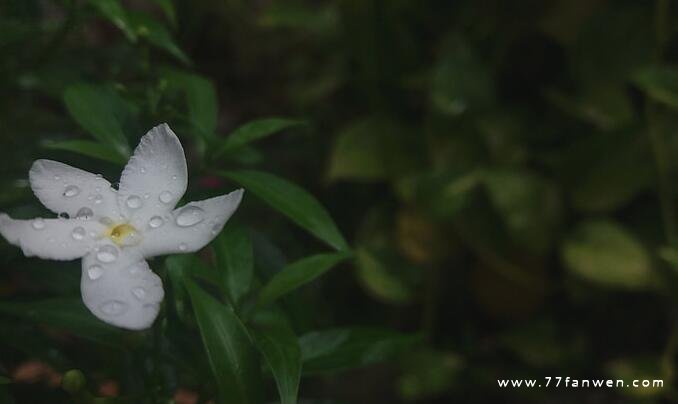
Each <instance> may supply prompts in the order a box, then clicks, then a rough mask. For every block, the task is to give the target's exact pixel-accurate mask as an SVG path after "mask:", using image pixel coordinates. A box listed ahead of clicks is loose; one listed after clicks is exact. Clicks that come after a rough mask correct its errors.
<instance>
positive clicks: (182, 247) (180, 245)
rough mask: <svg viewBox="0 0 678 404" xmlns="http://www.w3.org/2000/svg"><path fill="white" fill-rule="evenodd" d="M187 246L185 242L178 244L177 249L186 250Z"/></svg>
mask: <svg viewBox="0 0 678 404" xmlns="http://www.w3.org/2000/svg"><path fill="white" fill-rule="evenodd" d="M187 248H188V246H187V245H186V243H181V244H179V250H180V251H186V249H187Z"/></svg>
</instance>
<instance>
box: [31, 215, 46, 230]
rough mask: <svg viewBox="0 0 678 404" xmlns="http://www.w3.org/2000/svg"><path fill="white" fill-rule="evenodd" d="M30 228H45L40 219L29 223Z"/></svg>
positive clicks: (43, 222)
mask: <svg viewBox="0 0 678 404" xmlns="http://www.w3.org/2000/svg"><path fill="white" fill-rule="evenodd" d="M31 226H33V228H34V229H35V230H42V229H44V228H45V221H44V220H43V219H42V218H37V219H35V220H33V223H31Z"/></svg>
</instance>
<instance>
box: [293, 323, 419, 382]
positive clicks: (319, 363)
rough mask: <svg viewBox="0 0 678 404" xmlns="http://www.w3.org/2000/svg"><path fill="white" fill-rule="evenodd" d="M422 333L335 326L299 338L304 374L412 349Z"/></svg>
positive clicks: (375, 360)
mask: <svg viewBox="0 0 678 404" xmlns="http://www.w3.org/2000/svg"><path fill="white" fill-rule="evenodd" d="M419 340H420V336H419V335H408V334H401V333H398V332H395V331H390V330H382V329H376V328H336V329H330V330H325V331H316V332H310V333H308V334H305V335H303V336H302V337H301V338H299V345H300V346H301V354H302V358H303V369H304V372H305V373H317V372H331V371H338V370H344V369H350V368H356V367H361V366H367V365H371V364H374V363H378V362H382V361H385V360H387V359H390V358H393V357H395V356H396V355H398V354H399V353H402V352H404V351H405V350H407V349H410V348H411V347H412V345H413V344H415V343H416V342H417V341H419Z"/></svg>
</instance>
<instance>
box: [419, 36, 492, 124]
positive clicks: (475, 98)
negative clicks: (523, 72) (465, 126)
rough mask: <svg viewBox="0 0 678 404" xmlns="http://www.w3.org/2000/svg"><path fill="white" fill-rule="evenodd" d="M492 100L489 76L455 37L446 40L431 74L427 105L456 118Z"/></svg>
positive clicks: (473, 55) (473, 54)
mask: <svg viewBox="0 0 678 404" xmlns="http://www.w3.org/2000/svg"><path fill="white" fill-rule="evenodd" d="M493 101H494V94H493V84H492V74H491V71H490V69H489V67H488V65H486V64H484V63H483V62H482V61H481V60H479V58H478V56H477V55H476V54H475V53H474V52H473V49H472V48H471V47H470V46H469V45H468V44H467V43H466V42H465V41H464V40H463V39H462V38H459V37H456V36H455V37H452V38H450V39H449V40H448V41H447V44H446V45H445V46H444V47H443V51H442V53H441V59H440V60H439V61H438V63H437V65H436V67H435V71H434V72H433V75H432V86H431V102H432V103H433V106H434V107H436V109H437V110H438V111H440V112H441V113H444V114H448V115H460V114H462V113H464V112H465V111H467V110H479V109H484V108H486V107H488V106H489V105H491V104H492V103H493Z"/></svg>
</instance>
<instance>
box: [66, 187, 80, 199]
mask: <svg viewBox="0 0 678 404" xmlns="http://www.w3.org/2000/svg"><path fill="white" fill-rule="evenodd" d="M79 193H80V188H78V187H76V186H75V185H69V186H67V187H66V189H64V193H63V195H64V196H65V197H67V198H72V197H74V196H76V195H77V194H79Z"/></svg>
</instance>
